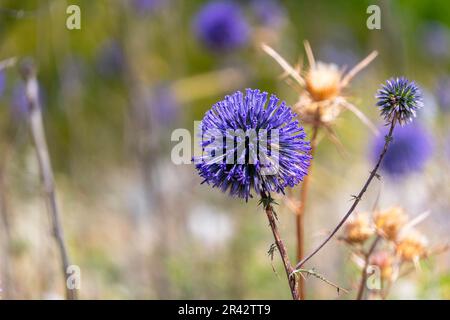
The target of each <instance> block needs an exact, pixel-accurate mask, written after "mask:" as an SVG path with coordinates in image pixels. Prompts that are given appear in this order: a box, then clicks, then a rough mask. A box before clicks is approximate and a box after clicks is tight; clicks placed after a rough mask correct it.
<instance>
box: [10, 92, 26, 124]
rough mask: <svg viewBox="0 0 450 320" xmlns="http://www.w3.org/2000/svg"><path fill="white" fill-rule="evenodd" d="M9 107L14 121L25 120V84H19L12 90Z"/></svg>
mask: <svg viewBox="0 0 450 320" xmlns="http://www.w3.org/2000/svg"><path fill="white" fill-rule="evenodd" d="M11 107H12V117H13V118H14V119H16V120H20V119H24V118H26V116H27V114H28V99H27V96H26V93H25V84H23V83H19V84H17V85H16V86H15V87H14V88H13V92H12V101H11Z"/></svg>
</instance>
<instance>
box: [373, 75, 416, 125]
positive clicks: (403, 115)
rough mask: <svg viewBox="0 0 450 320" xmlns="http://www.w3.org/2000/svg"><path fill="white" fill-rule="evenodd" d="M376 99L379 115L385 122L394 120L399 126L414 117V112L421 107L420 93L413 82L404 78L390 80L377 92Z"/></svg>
mask: <svg viewBox="0 0 450 320" xmlns="http://www.w3.org/2000/svg"><path fill="white" fill-rule="evenodd" d="M376 98H377V99H378V102H377V106H378V107H380V110H381V115H382V116H383V117H384V119H385V120H386V122H392V121H393V120H394V119H395V120H396V121H398V122H399V123H400V124H401V125H404V124H407V123H409V122H411V121H412V119H413V118H415V117H416V112H417V110H419V109H420V108H422V107H423V101H422V93H421V92H420V90H419V87H418V86H417V85H416V84H415V83H414V81H409V80H408V79H406V78H404V77H400V78H391V79H389V80H387V81H386V84H384V85H382V87H381V89H379V90H378V92H377V95H376Z"/></svg>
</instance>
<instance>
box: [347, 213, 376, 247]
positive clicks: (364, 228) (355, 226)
mask: <svg viewBox="0 0 450 320" xmlns="http://www.w3.org/2000/svg"><path fill="white" fill-rule="evenodd" d="M373 234H374V229H373V228H372V226H371V225H370V221H369V215H368V214H367V213H359V214H357V215H355V216H354V218H352V219H351V220H350V221H349V222H347V224H346V225H345V240H346V241H347V242H349V243H352V244H357V243H363V242H364V241H366V240H367V239H368V238H369V237H370V236H372V235H373Z"/></svg>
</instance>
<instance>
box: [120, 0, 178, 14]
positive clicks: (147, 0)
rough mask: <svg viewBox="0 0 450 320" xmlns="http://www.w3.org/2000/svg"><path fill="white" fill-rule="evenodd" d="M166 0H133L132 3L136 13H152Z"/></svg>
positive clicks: (165, 3) (165, 2) (161, 6)
mask: <svg viewBox="0 0 450 320" xmlns="http://www.w3.org/2000/svg"><path fill="white" fill-rule="evenodd" d="M127 1H128V0H127ZM168 2H169V0H133V1H132V5H133V8H134V9H135V10H136V12H137V13H154V12H156V11H158V10H159V9H161V8H163V7H164V6H165V5H167V3H168Z"/></svg>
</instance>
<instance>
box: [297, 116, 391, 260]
mask: <svg viewBox="0 0 450 320" xmlns="http://www.w3.org/2000/svg"><path fill="white" fill-rule="evenodd" d="M395 122H396V119H395V118H394V120H392V122H391V127H390V129H389V133H388V135H387V136H386V137H385V139H386V141H385V143H384V148H383V151H382V152H381V153H380V156H379V158H378V161H377V164H376V165H375V167H374V168H373V170H372V171H371V172H370V175H369V178H368V179H367V180H366V183H364V186H363V187H362V189H361V191H360V192H359V193H358V195H357V196H354V202H353V204H352V205H351V207H350V209H349V210H348V212H347V213H346V214H345V216H344V217H343V218H342V219H341V221H340V222H339V223H338V225H337V226H336V227H335V228H334V229H333V231H332V232H331V233H330V235H329V236H328V237H327V238H326V239H325V240H324V241H322V243H321V244H320V245H319V246H318V247H317V248H316V249H315V250H314V251H313V252H311V253H310V254H309V255H308V256H307V257H306V258H304V259H302V260H301V261H300V262H299V263H297V265H296V266H295V269H298V268H301V266H303V265H304V264H305V263H306V262H307V261H308V260H309V259H311V258H312V257H313V256H315V255H316V254H317V252H319V251H320V249H322V247H323V246H324V245H326V244H327V243H328V241H330V240H331V238H333V236H334V235H335V234H336V232H338V231H339V229H340V228H341V227H342V225H343V224H344V223H345V221H347V219H348V217H350V215H351V214H352V213H353V211H354V210H355V209H356V207H357V206H358V203H359V202H360V201H361V199H362V197H363V195H364V193H365V192H366V191H367V188H368V187H369V185H370V183H371V182H372V180H373V178H375V177H378V174H377V171H378V168H379V167H380V164H381V162H382V161H383V158H384V156H385V155H386V152H387V149H388V147H389V144H390V143H391V141H392V134H393V132H394V127H395Z"/></svg>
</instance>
